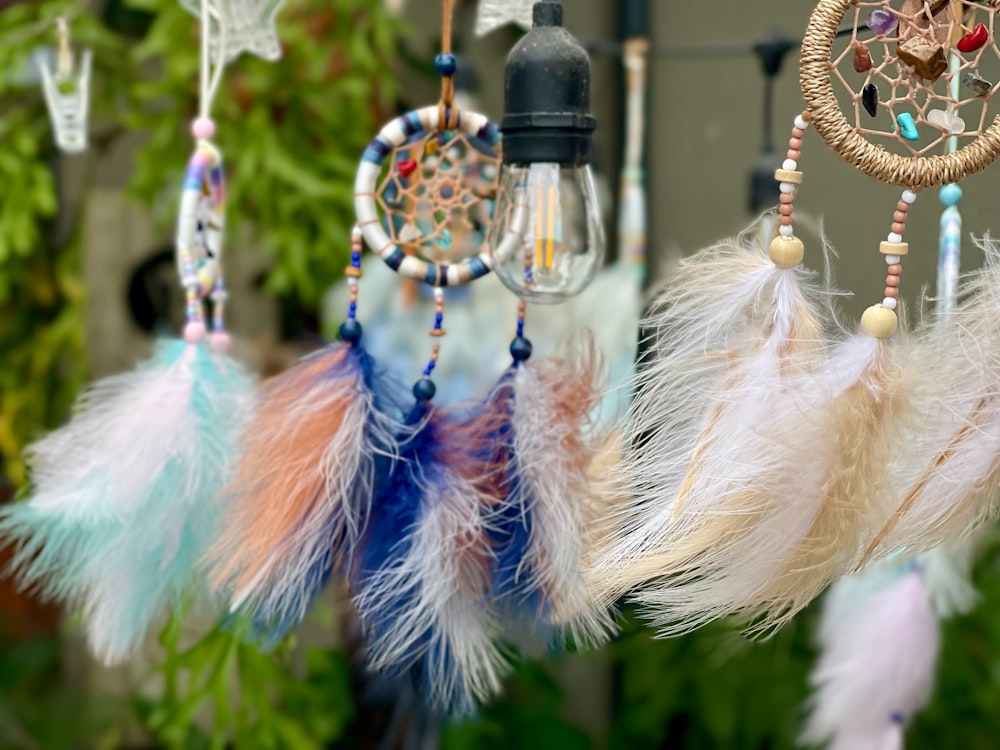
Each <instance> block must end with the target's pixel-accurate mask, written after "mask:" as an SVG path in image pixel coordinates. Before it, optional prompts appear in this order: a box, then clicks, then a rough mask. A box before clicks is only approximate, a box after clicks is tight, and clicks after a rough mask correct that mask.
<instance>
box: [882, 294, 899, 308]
mask: <svg viewBox="0 0 1000 750" xmlns="http://www.w3.org/2000/svg"><path fill="white" fill-rule="evenodd" d="M898 303H899V300H897V299H896V298H895V297H886V298H885V299H884V300H882V307H887V308H889V309H890V310H895V309H896V305H897V304H898Z"/></svg>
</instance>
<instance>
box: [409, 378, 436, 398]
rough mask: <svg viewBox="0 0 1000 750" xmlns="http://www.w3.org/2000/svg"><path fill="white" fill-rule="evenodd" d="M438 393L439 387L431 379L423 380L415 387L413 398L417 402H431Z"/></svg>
mask: <svg viewBox="0 0 1000 750" xmlns="http://www.w3.org/2000/svg"><path fill="white" fill-rule="evenodd" d="M435 393H437V386H436V385H434V381H433V380H431V379H430V378H421V379H420V380H418V381H417V382H416V383H415V384H414V386H413V397H414V398H415V399H417V401H430V400H431V399H432V398H434V394H435Z"/></svg>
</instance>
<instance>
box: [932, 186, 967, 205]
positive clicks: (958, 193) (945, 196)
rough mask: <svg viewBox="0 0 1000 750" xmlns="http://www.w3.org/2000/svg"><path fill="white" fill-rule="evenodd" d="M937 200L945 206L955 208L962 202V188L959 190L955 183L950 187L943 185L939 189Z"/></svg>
mask: <svg viewBox="0 0 1000 750" xmlns="http://www.w3.org/2000/svg"><path fill="white" fill-rule="evenodd" d="M938 198H939V199H940V200H941V202H942V203H943V204H944V205H946V206H949V207H950V206H957V205H958V203H959V201H961V200H962V188H960V187H959V186H958V185H956V184H955V183H952V184H951V185H945V186H944V187H943V188H941V192H940V193H939V194H938Z"/></svg>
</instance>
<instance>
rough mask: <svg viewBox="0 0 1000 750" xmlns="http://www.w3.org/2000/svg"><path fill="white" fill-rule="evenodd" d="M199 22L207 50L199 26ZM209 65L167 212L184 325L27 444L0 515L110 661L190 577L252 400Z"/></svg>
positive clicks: (34, 579) (212, 532) (28, 560)
mask: <svg viewBox="0 0 1000 750" xmlns="http://www.w3.org/2000/svg"><path fill="white" fill-rule="evenodd" d="M203 20H204V19H203ZM202 30H203V35H204V37H205V40H204V45H205V48H206V50H207V48H208V38H207V37H209V36H210V34H211V31H210V26H209V24H208V23H204V24H203V29H202ZM210 67H211V60H210V58H209V57H208V56H207V55H205V56H203V58H202V90H201V116H200V117H199V118H198V119H197V120H196V121H195V123H194V125H193V128H192V131H193V133H194V135H195V137H196V139H197V142H198V143H197V149H196V151H195V154H194V156H193V157H192V159H191V162H190V165H189V167H188V171H187V174H186V176H185V181H184V189H183V193H182V197H181V207H180V214H179V220H178V231H177V260H178V269H179V272H180V281H181V285H182V286H183V288H184V290H185V293H186V297H187V324H186V326H185V329H184V337H183V338H182V339H178V340H168V341H162V342H160V343H158V344H157V346H156V351H155V353H154V355H153V358H152V359H151V360H149V361H148V362H146V363H144V364H143V365H140V366H139V367H138V368H137V369H136V370H134V371H133V372H130V373H126V374H123V375H118V376H115V377H112V378H109V379H107V380H104V381H102V382H99V383H97V384H95V385H93V386H92V387H91V388H89V389H88V390H87V391H86V392H85V393H84V394H83V396H82V397H81V398H80V400H79V401H78V403H77V405H76V413H75V415H74V417H73V419H72V420H71V421H70V423H69V424H68V425H66V426H65V427H63V428H61V429H59V430H57V431H56V432H54V433H52V434H51V435H49V436H48V437H46V438H44V439H43V440H41V441H39V442H38V443H36V444H35V445H33V446H31V447H30V448H29V450H28V458H29V464H30V466H31V468H32V477H31V478H32V490H31V493H30V496H29V498H28V500H27V502H25V503H20V504H17V505H14V506H11V507H10V508H7V509H5V510H4V515H3V519H2V522H0V524H2V525H0V528H2V531H3V533H4V534H5V535H6V536H8V537H10V538H13V539H15V540H17V542H18V547H17V551H16V554H15V557H14V566H15V568H16V569H17V572H18V573H19V575H20V578H21V580H22V582H23V583H24V584H25V585H27V586H30V587H33V588H36V589H37V590H38V591H39V592H40V593H41V594H43V595H46V596H49V597H52V598H56V599H59V600H61V601H64V602H66V603H67V604H68V605H69V606H70V607H72V608H74V609H78V610H80V611H82V613H83V623H84V628H85V630H86V632H87V636H88V640H89V642H90V645H91V648H92V649H93V650H94V652H95V653H96V654H97V655H98V656H100V657H101V658H102V659H103V660H104V661H106V662H109V663H110V662H116V661H119V660H121V659H123V658H124V657H126V656H127V655H128V654H129V653H130V652H131V651H133V650H134V649H135V648H136V647H137V646H138V645H139V644H140V643H141V642H142V639H143V638H144V636H145V634H146V632H147V631H148V629H149V628H150V627H151V626H152V625H153V624H154V622H155V620H156V619H157V618H158V617H159V616H160V615H161V614H162V613H163V611H164V610H165V609H166V608H168V607H174V606H179V605H180V604H182V602H183V601H184V600H185V598H186V597H187V596H189V595H192V594H194V595H197V594H198V593H199V590H200V589H201V588H202V587H201V586H200V585H199V581H198V579H197V578H196V575H195V571H196V568H197V563H198V561H199V560H200V558H201V557H202V556H203V555H204V553H205V551H206V550H207V547H208V544H209V543H210V542H211V541H212V540H213V539H214V538H215V536H216V534H217V533H218V521H219V516H220V510H221V508H220V506H219V505H218V504H217V502H216V495H217V493H218V492H219V491H220V490H221V489H222V487H223V486H224V484H225V482H226V467H227V465H228V464H229V463H230V462H231V461H232V460H233V457H234V455H235V453H236V450H237V447H238V446H237V444H238V439H239V436H240V433H241V431H242V426H243V422H244V420H245V418H246V414H247V410H248V407H249V406H250V404H251V403H252V395H251V382H250V378H249V377H248V376H247V375H246V374H244V372H243V370H242V368H240V367H239V366H238V365H237V364H236V363H235V362H234V361H232V360H231V359H229V358H228V357H227V356H226V349H227V348H228V345H229V336H228V334H227V333H226V332H225V329H224V327H223V310H224V304H225V299H226V290H225V285H224V283H223V276H222V225H223V215H224V213H223V206H224V199H225V187H224V180H223V173H222V163H221V157H220V155H219V152H218V150H217V149H216V148H215V147H214V146H213V145H212V144H211V143H210V142H209V140H208V139H210V138H211V137H212V135H213V133H214V125H213V124H212V121H211V120H210V119H209V108H210V105H211V100H212V98H213V95H214V93H215V91H217V90H218V86H219V82H220V80H221V75H222V70H223V63H222V62H221V61H219V62H218V63H217V64H216V66H215V68H214V72H213V73H211V74H210V72H209V71H210ZM209 310H211V326H209V325H207V324H206V314H207V312H208V311H209Z"/></svg>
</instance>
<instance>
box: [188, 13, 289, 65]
mask: <svg viewBox="0 0 1000 750" xmlns="http://www.w3.org/2000/svg"><path fill="white" fill-rule="evenodd" d="M180 3H181V5H182V6H184V8H185V9H187V10H188V11H190V12H191V13H193V14H194V15H195V16H197V17H198V18H203V17H204V15H205V14H206V13H207V15H208V19H209V25H210V26H211V27H212V36H211V39H212V41H211V47H210V48H209V54H211V56H212V59H213V60H215V59H219V57H220V54H221V57H222V58H223V59H224V61H225V63H226V64H228V63H231V62H232V61H233V60H235V59H236V58H237V57H239V56H240V55H241V54H243V53H244V52H248V53H249V54H251V55H254V56H256V57H259V58H261V59H262V60H268V61H270V62H274V61H275V60H278V59H280V58H281V44H280V42H279V40H278V31H277V29H276V28H275V24H276V22H277V18H278V13H280V12H281V6H282V5H284V4H285V0H180Z"/></svg>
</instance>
